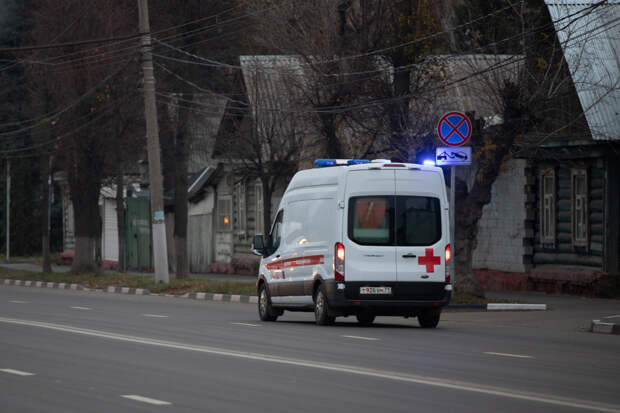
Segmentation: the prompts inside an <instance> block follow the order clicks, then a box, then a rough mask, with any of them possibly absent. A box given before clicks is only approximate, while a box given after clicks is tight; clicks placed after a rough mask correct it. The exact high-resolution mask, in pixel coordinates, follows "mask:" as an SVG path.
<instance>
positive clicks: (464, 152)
mask: <svg viewBox="0 0 620 413" xmlns="http://www.w3.org/2000/svg"><path fill="white" fill-rule="evenodd" d="M435 164H436V165H438V166H446V165H471V147H470V146H459V147H455V148H453V147H449V146H448V147H446V146H444V147H439V148H435Z"/></svg>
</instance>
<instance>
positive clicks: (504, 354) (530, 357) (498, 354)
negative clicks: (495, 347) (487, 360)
mask: <svg viewBox="0 0 620 413" xmlns="http://www.w3.org/2000/svg"><path fill="white" fill-rule="evenodd" d="M484 354H488V355H490V356H501V357H514V358H518V359H533V358H534V356H528V355H526V354H510V353H495V352H493V351H485V352H484Z"/></svg>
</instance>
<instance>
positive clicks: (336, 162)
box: [314, 159, 370, 168]
mask: <svg viewBox="0 0 620 413" xmlns="http://www.w3.org/2000/svg"><path fill="white" fill-rule="evenodd" d="M366 163H370V161H369V160H367V159H317V160H315V161H314V166H316V167H318V168H324V167H326V166H346V165H362V164H366Z"/></svg>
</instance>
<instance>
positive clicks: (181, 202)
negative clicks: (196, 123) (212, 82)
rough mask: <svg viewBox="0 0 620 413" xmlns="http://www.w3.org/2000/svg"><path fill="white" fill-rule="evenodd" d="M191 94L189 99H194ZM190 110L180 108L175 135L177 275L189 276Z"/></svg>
mask: <svg viewBox="0 0 620 413" xmlns="http://www.w3.org/2000/svg"><path fill="white" fill-rule="evenodd" d="M192 96H193V95H189V97H188V100H192ZM187 115H188V110H186V109H184V108H179V117H178V122H177V127H176V137H175V172H174V173H175V191H174V193H175V199H174V246H175V255H176V264H177V265H176V277H177V278H188V277H189V262H188V257H187V221H188V207H187V203H188V199H187V186H188V183H187V172H188V171H187V164H188V155H189V151H188V144H189V142H188V138H189V131H188V129H189V127H188V116H187Z"/></svg>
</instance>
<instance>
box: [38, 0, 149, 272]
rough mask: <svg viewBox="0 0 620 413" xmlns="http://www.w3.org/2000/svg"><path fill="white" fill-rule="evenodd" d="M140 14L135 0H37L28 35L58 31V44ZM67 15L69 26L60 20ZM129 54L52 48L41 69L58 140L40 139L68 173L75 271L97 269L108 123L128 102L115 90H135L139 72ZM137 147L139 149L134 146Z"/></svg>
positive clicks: (117, 30) (123, 25)
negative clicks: (47, 62)
mask: <svg viewBox="0 0 620 413" xmlns="http://www.w3.org/2000/svg"><path fill="white" fill-rule="evenodd" d="M135 13H136V12H135V4H134V3H133V2H129V1H128V2H124V3H122V4H119V3H118V2H114V4H111V3H110V2H109V1H108V0H97V1H96V2H94V3H93V2H87V3H79V4H76V3H75V2H69V1H63V2H58V1H49V0H36V1H33V4H32V8H31V21H32V30H31V32H30V34H31V40H32V41H33V43H39V44H44V43H46V42H47V41H48V40H49V33H52V32H57V33H58V32H59V34H58V36H56V39H57V41H59V42H63V41H64V42H70V41H75V40H83V39H88V38H92V37H98V38H111V37H114V36H119V35H127V34H129V33H135V19H134V17H135ZM67 19H69V20H70V21H72V24H70V25H68V26H64V25H63V24H61V23H60V22H64V21H66V20H67ZM60 27H62V29H60V30H59V29H58V28H60ZM136 46H137V45H136ZM134 50H135V49H134ZM132 53H133V50H132V46H131V45H130V46H129V47H128V44H127V43H125V44H120V45H119V44H112V46H109V45H105V44H104V45H100V46H98V47H82V48H79V49H76V48H74V47H65V48H62V49H55V50H53V51H50V52H48V54H47V55H46V56H47V57H48V58H49V59H52V61H53V63H54V64H53V65H49V67H50V70H48V71H47V72H45V73H43V74H39V77H41V76H45V78H46V79H45V83H44V84H45V85H46V93H47V95H48V96H49V98H50V102H51V107H52V108H54V110H52V111H51V113H52V114H53V118H52V119H49V125H51V126H53V128H51V126H50V131H52V130H53V132H52V133H53V136H54V137H56V138H57V139H51V140H48V141H47V142H42V143H41V147H43V146H45V147H47V148H48V150H52V151H54V153H55V159H56V160H57V162H58V165H59V167H60V168H62V169H63V170H64V171H65V172H66V176H67V179H68V183H69V187H70V190H71V200H72V204H73V208H74V211H75V236H76V249H75V257H74V261H73V267H72V270H73V271H74V272H82V271H86V270H91V271H92V270H94V269H96V267H100V265H97V262H96V261H95V252H96V250H97V248H96V246H97V243H98V242H97V240H99V239H100V237H101V227H102V223H101V217H100V213H99V205H98V201H99V194H100V188H101V184H102V181H103V179H104V177H105V176H107V175H108V174H109V170H110V163H111V162H112V160H111V158H112V155H113V154H114V153H115V152H116V151H117V150H118V148H117V141H116V140H114V139H109V137H110V136H114V134H115V132H116V131H115V128H114V127H113V126H112V123H111V121H113V120H115V116H114V115H115V112H114V108H115V107H116V106H117V105H119V104H120V103H121V102H122V101H125V100H126V99H127V95H125V94H123V93H119V95H121V96H122V97H120V98H118V99H114V98H113V96H112V95H113V94H112V93H111V91H112V90H114V89H117V90H118V91H125V92H126V93H127V94H131V93H132V92H134V91H135V88H136V82H135V77H131V76H128V75H127V73H131V71H132V69H131V67H130V65H131V64H135V62H136V61H135V59H134V55H133V54H132ZM134 70H136V71H137V68H136V67H135V66H134ZM35 76H36V74H35ZM42 84H43V83H42ZM49 125H48V126H49ZM132 148H133V149H134V150H135V149H138V150H139V149H141V148H138V147H137V146H135V145H134V146H133V147H132ZM99 255H100V254H99ZM99 263H100V259H99Z"/></svg>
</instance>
